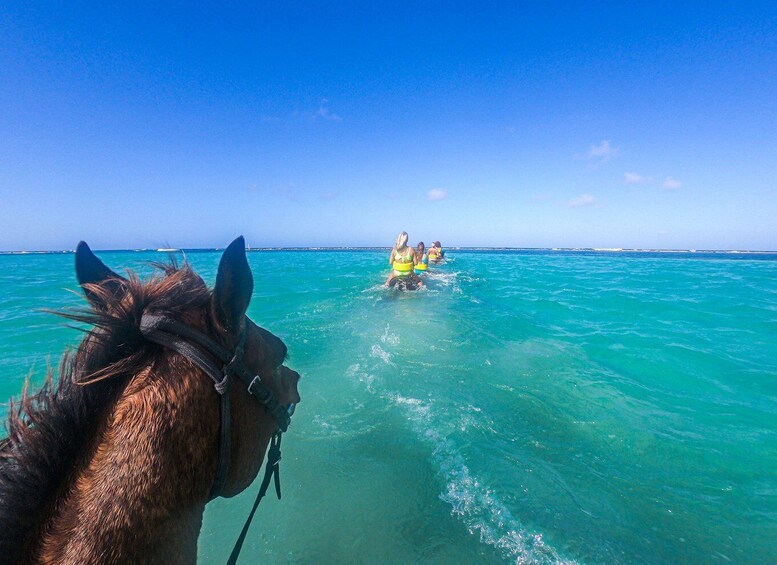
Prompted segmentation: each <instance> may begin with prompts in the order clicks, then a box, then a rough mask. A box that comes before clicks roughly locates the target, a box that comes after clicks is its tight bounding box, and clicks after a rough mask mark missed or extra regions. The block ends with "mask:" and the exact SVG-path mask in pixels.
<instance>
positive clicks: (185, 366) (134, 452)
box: [0, 237, 300, 563]
mask: <svg viewBox="0 0 777 565" xmlns="http://www.w3.org/2000/svg"><path fill="white" fill-rule="evenodd" d="M75 262H76V274H77V277H78V282H79V284H80V286H81V288H82V289H83V291H84V294H85V296H86V298H87V300H88V302H89V304H90V308H89V309H87V310H85V311H80V312H76V313H70V314H65V316H66V317H68V318H70V319H72V320H75V321H77V322H80V323H84V324H88V325H91V326H93V327H92V329H91V330H89V331H88V333H87V335H86V337H85V338H84V339H83V341H82V342H81V345H80V346H79V347H78V349H77V350H76V351H75V353H74V354H72V355H66V356H65V357H64V361H63V363H62V366H61V369H60V376H59V380H58V381H57V382H56V383H55V382H54V381H53V380H52V379H49V380H48V381H47V382H46V383H45V384H44V386H43V387H42V388H41V389H40V390H39V391H38V392H36V393H34V394H33V393H28V391H27V389H25V392H24V395H23V397H22V399H21V402H20V403H19V404H18V405H14V404H12V405H11V409H10V410H9V422H8V437H7V438H5V439H3V440H1V441H0V554H2V555H4V556H6V557H7V558H8V559H10V560H11V561H20V562H41V563H64V562H85V563H86V562H112V563H137V562H145V563H184V562H187V563H190V562H195V561H196V557H197V537H198V535H199V530H200V527H201V524H202V516H203V512H204V509H205V505H206V503H207V502H208V501H209V500H211V499H212V498H214V497H215V496H224V497H231V496H234V495H235V494H237V493H239V492H241V491H243V490H244V489H245V488H246V487H247V486H248V485H250V484H251V482H252V481H253V480H254V479H255V478H256V475H257V473H258V472H259V469H260V468H261V465H262V460H263V458H264V454H265V451H266V450H267V446H268V444H269V443H270V442H271V441H272V442H273V443H272V445H273V448H275V447H276V446H277V445H278V444H279V442H280V433H281V432H283V431H285V430H286V426H288V424H289V418H290V416H289V414H288V413H287V408H289V407H293V406H294V404H296V403H297V402H299V400H300V397H299V393H298V391H297V382H298V380H299V374H297V373H296V372H295V371H293V370H291V369H289V368H288V367H286V366H285V365H284V360H285V358H286V353H287V351H286V346H285V345H284V344H283V342H282V341H281V340H280V339H279V338H278V337H277V336H275V335H273V334H272V333H270V332H269V331H267V330H266V329H264V328H261V327H259V326H258V325H257V324H255V323H254V322H253V321H252V320H251V319H250V318H248V317H247V316H246V311H247V309H248V306H249V303H250V301H251V295H252V293H253V277H252V275H251V270H250V268H249V265H248V261H247V259H246V254H245V242H244V240H243V238H242V237H239V238H237V239H236V240H235V241H233V242H232V243H231V244H230V245H229V247H227V249H226V250H225V251H224V253H223V255H222V257H221V261H220V263H219V268H218V273H217V276H216V283H215V286H214V288H213V289H209V288H208V287H207V286H206V285H205V283H204V282H203V280H202V279H201V278H200V277H199V276H198V275H196V274H195V273H194V272H193V271H192V270H191V268H190V267H189V266H188V265H187V264H184V266H183V267H181V268H178V267H176V266H175V265H174V264H173V265H166V266H161V269H162V274H161V275H157V276H155V277H153V278H152V279H151V280H149V281H147V282H145V283H144V282H141V281H140V279H139V278H138V277H137V276H135V275H134V274H132V273H130V274H129V275H128V276H127V277H126V278H125V277H122V276H120V275H118V274H117V273H115V272H114V271H112V270H111V269H109V268H108V267H106V266H105V264H103V262H102V261H100V259H98V258H97V257H96V256H95V255H94V253H92V251H91V250H90V249H89V246H88V245H87V244H86V243H84V242H81V243H80V244H79V245H78V248H77V249H76V254H75ZM273 448H271V449H270V454H271V455H272V454H273ZM269 461H271V462H272V461H273V457H270V458H269ZM268 468H269V467H268ZM267 477H269V474H268V475H267Z"/></svg>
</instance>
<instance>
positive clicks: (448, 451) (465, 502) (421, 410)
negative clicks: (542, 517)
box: [383, 393, 575, 564]
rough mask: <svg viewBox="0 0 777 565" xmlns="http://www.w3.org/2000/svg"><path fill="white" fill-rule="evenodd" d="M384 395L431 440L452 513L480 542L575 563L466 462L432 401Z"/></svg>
mask: <svg viewBox="0 0 777 565" xmlns="http://www.w3.org/2000/svg"><path fill="white" fill-rule="evenodd" d="M383 396H384V397H385V398H387V399H389V400H391V401H393V402H394V403H395V404H396V405H398V406H402V407H403V408H404V409H405V410H406V411H407V413H408V417H409V420H410V421H411V422H412V423H413V424H414V427H415V429H416V431H417V432H419V433H420V434H421V437H422V438H423V439H424V441H426V442H428V443H430V444H431V445H432V460H433V462H434V463H435V464H436V465H437V467H438V468H439V472H440V474H441V475H442V477H443V478H444V480H445V482H446V490H445V492H443V493H441V494H440V499H441V500H443V501H445V502H447V503H448V504H450V505H451V513H452V514H453V515H454V516H456V517H457V518H458V519H460V520H461V521H462V522H464V524H465V525H466V526H467V529H468V530H469V532H470V533H471V534H473V535H477V536H479V538H480V541H481V542H482V543H485V544H488V545H491V546H493V547H495V548H496V549H498V550H499V551H500V553H502V555H503V556H504V557H505V558H506V559H508V560H510V561H511V562H513V563H516V564H528V563H534V564H551V563H552V564H573V563H575V561H570V560H567V559H563V558H562V557H561V556H560V555H559V554H558V553H557V552H556V550H555V549H553V548H552V547H550V546H549V545H548V544H547V543H546V542H545V540H544V539H543V537H542V534H538V533H534V532H531V531H529V530H528V529H527V528H525V527H524V526H523V525H522V524H521V523H520V521H519V520H518V519H516V518H515V517H513V516H512V514H511V513H510V510H509V509H508V508H507V507H506V506H505V505H504V504H503V503H502V502H501V501H500V500H499V499H498V497H497V496H496V495H495V494H494V493H493V492H492V491H491V490H490V489H489V488H488V487H487V486H486V485H484V484H482V483H481V482H480V481H479V480H478V479H477V477H474V476H473V475H472V473H471V472H470V470H469V467H467V464H466V462H465V461H464V458H463V457H462V456H461V454H460V453H459V451H458V449H457V448H456V446H455V445H454V444H453V442H452V441H450V440H449V439H448V438H447V437H445V436H443V435H442V434H441V433H440V432H438V431H437V430H436V429H435V427H434V422H433V416H434V413H433V411H432V405H431V403H428V402H424V401H422V400H420V399H417V398H407V397H404V396H402V395H400V394H397V393H387V394H385V395H383Z"/></svg>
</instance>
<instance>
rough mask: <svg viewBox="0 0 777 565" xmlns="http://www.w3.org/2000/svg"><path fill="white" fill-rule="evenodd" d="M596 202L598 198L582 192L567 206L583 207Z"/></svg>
mask: <svg viewBox="0 0 777 565" xmlns="http://www.w3.org/2000/svg"><path fill="white" fill-rule="evenodd" d="M594 204H596V198H594V197H593V196H591V195H590V194H581V195H580V196H578V197H577V198H573V199H572V200H570V201H569V202H567V206H569V207H570V208H583V207H584V206H592V205H594Z"/></svg>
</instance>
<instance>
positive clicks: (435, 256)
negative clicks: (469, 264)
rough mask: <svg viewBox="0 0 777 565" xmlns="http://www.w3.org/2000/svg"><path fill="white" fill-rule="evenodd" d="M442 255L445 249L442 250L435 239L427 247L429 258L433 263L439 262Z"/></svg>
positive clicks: (443, 255)
mask: <svg viewBox="0 0 777 565" xmlns="http://www.w3.org/2000/svg"><path fill="white" fill-rule="evenodd" d="M443 257H445V251H443V250H442V246H441V245H440V242H439V241H435V242H434V243H433V244H432V247H431V248H430V249H429V260H430V261H432V262H433V263H439V262H440V261H441V260H442V258H443Z"/></svg>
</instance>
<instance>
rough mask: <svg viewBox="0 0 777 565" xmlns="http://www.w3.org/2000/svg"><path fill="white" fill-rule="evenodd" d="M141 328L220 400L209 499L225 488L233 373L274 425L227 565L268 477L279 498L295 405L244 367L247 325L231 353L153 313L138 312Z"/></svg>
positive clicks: (237, 552) (239, 544)
mask: <svg viewBox="0 0 777 565" xmlns="http://www.w3.org/2000/svg"><path fill="white" fill-rule="evenodd" d="M140 331H141V333H142V334H143V337H145V338H146V339H147V340H148V341H151V342H153V343H156V344H158V345H161V346H163V347H166V348H168V349H172V350H173V351H175V352H176V353H179V354H181V355H183V356H184V357H186V358H187V359H188V360H189V361H191V362H192V363H194V364H195V365H197V366H198V367H199V368H200V369H202V370H203V371H205V373H206V374H207V375H208V376H209V377H210V378H211V380H212V381H213V383H214V388H215V389H216V392H217V393H218V394H219V396H220V397H221V404H220V410H219V413H220V424H219V429H220V431H219V459H218V466H217V468H216V469H217V470H216V478H215V479H214V481H213V485H212V487H211V490H210V495H209V500H213V499H214V498H216V497H218V496H220V494H221V490H222V488H223V487H224V482H225V481H226V478H227V473H228V471H229V450H230V423H231V415H230V404H229V389H230V386H231V384H232V377H235V376H236V377H237V378H239V379H240V380H241V381H243V382H244V383H245V384H246V386H247V387H248V392H249V393H251V394H252V395H253V396H254V397H256V399H257V400H258V401H259V402H260V403H261V404H262V405H263V406H264V407H265V408H266V409H267V411H268V412H269V413H270V415H271V416H272V417H273V419H274V420H275V422H276V423H277V424H278V431H276V432H275V433H274V434H273V437H272V440H271V441H270V449H269V450H268V452H267V465H266V466H265V473H264V479H263V480H262V485H261V487H260V488H259V493H258V495H257V497H256V500H255V501H254V506H253V508H252V509H251V513H250V514H249V515H248V519H247V520H246V523H245V525H244V526H243V530H242V532H241V533H240V537H239V538H238V540H237V542H235V547H234V549H233V550H232V554H231V555H230V557H229V561H228V562H227V563H228V565H234V563H236V562H237V558H238V556H239V555H240V550H241V548H242V546H243V541H244V540H245V537H246V534H247V533H248V529H249V527H250V525H251V521H252V520H253V517H254V513H255V512H256V508H257V507H258V506H259V503H260V502H261V500H262V498H263V497H264V495H265V493H266V492H267V488H268V487H269V485H270V480H271V479H272V478H273V477H274V478H275V492H276V494H277V495H278V498H279V499H280V498H281V482H280V466H279V464H280V460H281V437H282V434H283V432H285V431H286V430H287V429H288V427H289V424H290V423H291V415H292V414H293V413H294V404H291V405H290V406H289V407H288V408H284V407H283V406H281V405H280V404H279V403H278V401H277V400H276V398H275V394H273V391H272V390H270V389H269V388H267V387H266V386H265V385H264V384H262V380H261V378H260V377H259V375H255V374H253V373H252V372H251V371H249V370H248V368H247V367H246V366H245V363H244V361H243V356H244V354H245V342H246V335H247V333H248V326H247V325H246V327H245V329H243V333H242V334H240V339H239V341H238V343H237V345H236V346H235V349H234V350H233V351H230V350H228V349H227V348H225V347H223V346H222V345H220V344H218V343H216V342H215V341H214V340H213V339H211V338H210V337H208V336H207V335H205V334H204V333H202V332H201V331H199V330H196V329H194V328H192V327H190V326H187V325H186V324H184V323H182V322H179V321H177V320H174V319H172V318H169V317H167V316H160V315H157V314H143V317H142V318H141V320H140ZM194 344H196V345H199V346H200V347H202V348H204V349H205V350H206V351H207V352H208V353H210V354H212V355H213V356H215V357H216V358H217V359H218V360H219V361H220V362H221V366H219V365H218V364H216V363H215V362H214V361H213V359H212V358H211V357H210V356H209V355H207V354H205V353H203V351H202V349H200V348H199V347H196V346H195V345H194Z"/></svg>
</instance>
